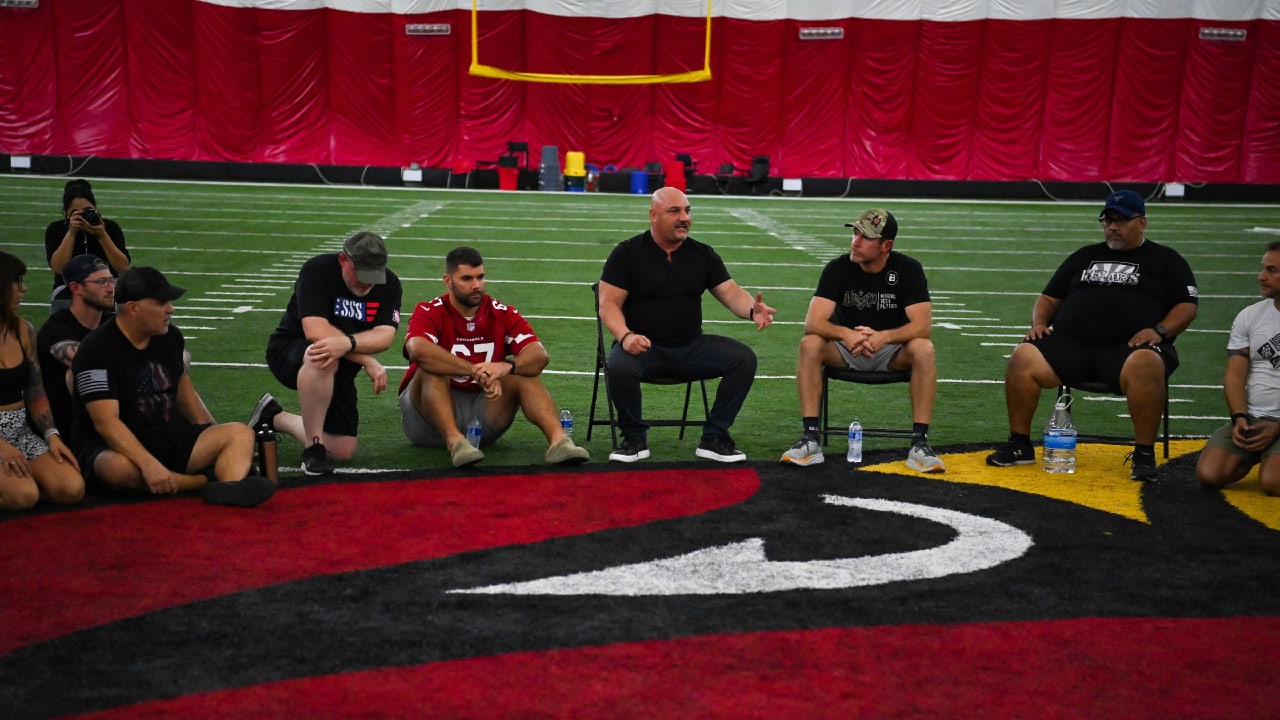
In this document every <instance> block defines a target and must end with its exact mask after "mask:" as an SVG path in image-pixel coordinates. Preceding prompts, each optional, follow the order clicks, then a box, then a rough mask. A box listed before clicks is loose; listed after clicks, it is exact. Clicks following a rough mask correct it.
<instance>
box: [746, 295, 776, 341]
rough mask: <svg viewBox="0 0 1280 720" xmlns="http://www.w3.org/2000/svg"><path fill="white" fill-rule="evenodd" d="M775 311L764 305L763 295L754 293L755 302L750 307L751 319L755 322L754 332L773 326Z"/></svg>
mask: <svg viewBox="0 0 1280 720" xmlns="http://www.w3.org/2000/svg"><path fill="white" fill-rule="evenodd" d="M777 312H778V311H777V310H774V309H773V308H771V307H769V306H768V305H765V304H764V293H763V292H761V291H759V290H757V291H756V301H755V302H754V303H752V305H751V319H752V320H753V321H755V324H756V330H757V331H759V330H763V329H765V328H767V327H769V326H770V325H772V324H773V316H774V314H775V313H777Z"/></svg>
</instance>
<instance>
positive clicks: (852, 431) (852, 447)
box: [845, 420, 862, 463]
mask: <svg viewBox="0 0 1280 720" xmlns="http://www.w3.org/2000/svg"><path fill="white" fill-rule="evenodd" d="M845 459H846V460H848V461H849V462H851V463H860V462H862V423H860V422H858V421H857V420H854V421H853V422H851V423H849V454H848V455H847V456H845Z"/></svg>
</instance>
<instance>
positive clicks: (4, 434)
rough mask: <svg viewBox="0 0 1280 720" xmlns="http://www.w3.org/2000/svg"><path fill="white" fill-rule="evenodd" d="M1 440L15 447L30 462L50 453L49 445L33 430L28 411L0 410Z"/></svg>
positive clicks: (24, 409)
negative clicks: (28, 420)
mask: <svg viewBox="0 0 1280 720" xmlns="http://www.w3.org/2000/svg"><path fill="white" fill-rule="evenodd" d="M0 438H4V440H5V442H7V443H9V444H10V445H12V446H14V447H15V448H17V449H18V451H19V452H21V453H22V455H23V456H24V457H26V459H28V460H34V459H36V458H38V457H40V456H41V455H43V454H45V453H47V452H49V444H48V443H46V442H45V441H44V439H43V438H41V437H40V436H39V435H36V434H35V432H33V431H32V430H31V425H30V424H29V423H27V409H26V408H15V409H13V410H0Z"/></svg>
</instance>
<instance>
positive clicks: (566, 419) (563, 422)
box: [560, 408, 573, 436]
mask: <svg viewBox="0 0 1280 720" xmlns="http://www.w3.org/2000/svg"><path fill="white" fill-rule="evenodd" d="M560 427H561V428H562V429H563V430H564V434H565V435H569V436H572V435H573V413H571V412H569V408H565V409H563V410H561V411H560Z"/></svg>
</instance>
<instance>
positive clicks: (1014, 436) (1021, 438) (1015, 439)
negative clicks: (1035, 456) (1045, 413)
mask: <svg viewBox="0 0 1280 720" xmlns="http://www.w3.org/2000/svg"><path fill="white" fill-rule="evenodd" d="M1009 442H1011V443H1017V444H1019V445H1030V444H1031V436H1030V435H1023V434H1022V433H1016V432H1011V433H1009Z"/></svg>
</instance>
